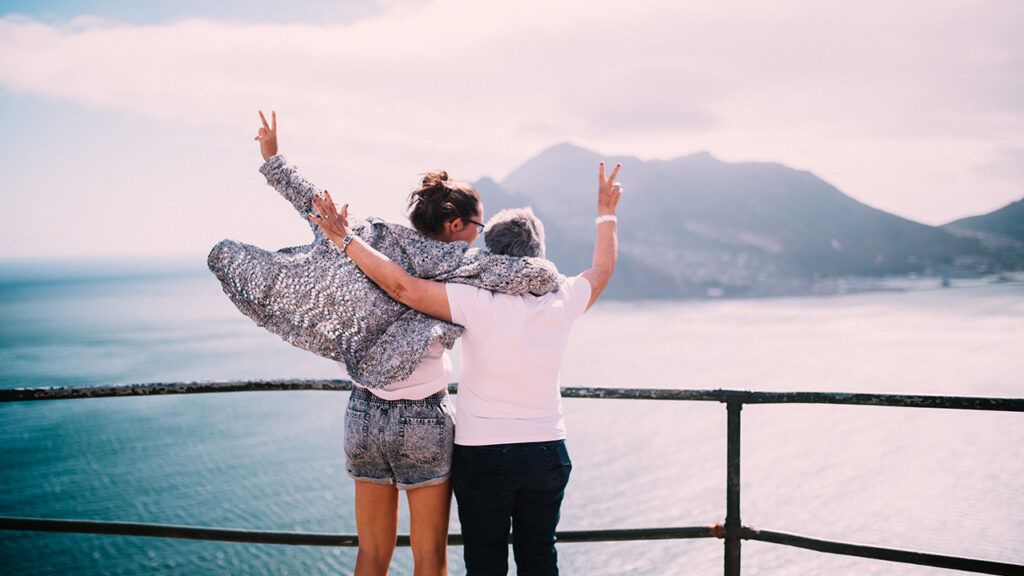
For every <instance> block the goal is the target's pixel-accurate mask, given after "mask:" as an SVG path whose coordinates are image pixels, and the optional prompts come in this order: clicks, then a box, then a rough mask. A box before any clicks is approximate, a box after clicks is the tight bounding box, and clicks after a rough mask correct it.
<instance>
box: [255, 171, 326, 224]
mask: <svg viewBox="0 0 1024 576" xmlns="http://www.w3.org/2000/svg"><path fill="white" fill-rule="evenodd" d="M260 173H261V174H263V176H265V177H266V179H267V184H270V185H271V186H273V188H274V190H277V193H278V194H280V195H281V196H283V197H284V199H285V200H287V201H288V202H290V203H291V205H292V206H293V207H294V208H295V210H296V211H297V212H298V213H299V216H301V217H302V219H303V220H305V221H306V224H308V225H309V227H310V228H311V229H312V230H313V233H314V234H322V233H323V231H322V230H320V227H319V226H317V225H315V224H313V223H312V222H310V221H309V215H310V214H312V213H313V197H314V196H320V190H321V189H320V188H317V187H316V186H314V185H313V184H312V183H311V182H309V181H308V180H306V179H305V178H303V177H302V175H300V174H299V171H298V170H297V169H296V168H295V167H294V166H292V165H291V164H289V163H288V159H287V158H285V157H284V156H283V155H281V154H278V155H277V156H273V157H271V158H270V160H267V161H266V162H264V163H263V166H260Z"/></svg>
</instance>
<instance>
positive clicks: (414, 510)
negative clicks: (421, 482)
mask: <svg viewBox="0 0 1024 576" xmlns="http://www.w3.org/2000/svg"><path fill="white" fill-rule="evenodd" d="M405 494H406V496H407V497H408V498H409V542H410V545H411V546H412V556H413V560H414V562H415V564H416V566H417V568H423V569H424V570H425V572H424V573H432V572H435V571H437V572H440V571H441V570H440V568H441V567H442V566H447V559H448V520H449V517H450V515H451V509H452V486H451V482H450V481H447V480H446V481H444V482H442V483H441V484H434V485H432V486H425V487H423V488H415V489H413V490H406V491H405ZM428 567H433V569H429V568H428Z"/></svg>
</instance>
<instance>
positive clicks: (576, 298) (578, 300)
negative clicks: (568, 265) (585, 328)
mask: <svg viewBox="0 0 1024 576" xmlns="http://www.w3.org/2000/svg"><path fill="white" fill-rule="evenodd" d="M562 290H564V291H565V301H566V307H565V310H566V312H567V313H568V315H569V318H570V319H572V320H575V319H577V318H579V317H580V316H583V313H584V312H586V311H587V304H589V303H590V293H591V287H590V281H589V280H587V279H586V278H585V277H584V276H582V275H580V276H573V277H572V278H566V279H565V286H563V287H562Z"/></svg>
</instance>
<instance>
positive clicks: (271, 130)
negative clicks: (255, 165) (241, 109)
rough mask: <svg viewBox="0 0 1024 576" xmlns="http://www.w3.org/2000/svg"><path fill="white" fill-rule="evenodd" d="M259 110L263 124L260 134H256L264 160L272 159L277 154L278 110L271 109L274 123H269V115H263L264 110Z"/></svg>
mask: <svg viewBox="0 0 1024 576" xmlns="http://www.w3.org/2000/svg"><path fill="white" fill-rule="evenodd" d="M259 112H260V120H261V121H263V126H262V127H261V128H260V131H259V134H257V135H256V141H257V142H259V143H260V153H262V154H263V160H270V159H271V158H273V157H274V156H277V112H275V111H273V110H271V111H270V118H271V121H272V122H273V125H267V117H266V116H264V115H263V111H262V110H260V111H259Z"/></svg>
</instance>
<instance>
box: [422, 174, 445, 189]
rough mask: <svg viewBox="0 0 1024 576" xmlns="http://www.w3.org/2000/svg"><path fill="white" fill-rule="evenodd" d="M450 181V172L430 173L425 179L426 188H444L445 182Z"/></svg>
mask: <svg viewBox="0 0 1024 576" xmlns="http://www.w3.org/2000/svg"><path fill="white" fill-rule="evenodd" d="M447 181H448V172H445V171H444V170H439V171H437V172H428V173H427V174H426V175H425V176H424V177H423V187H424V188H434V187H436V186H442V185H443V183H444V182H447Z"/></svg>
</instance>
